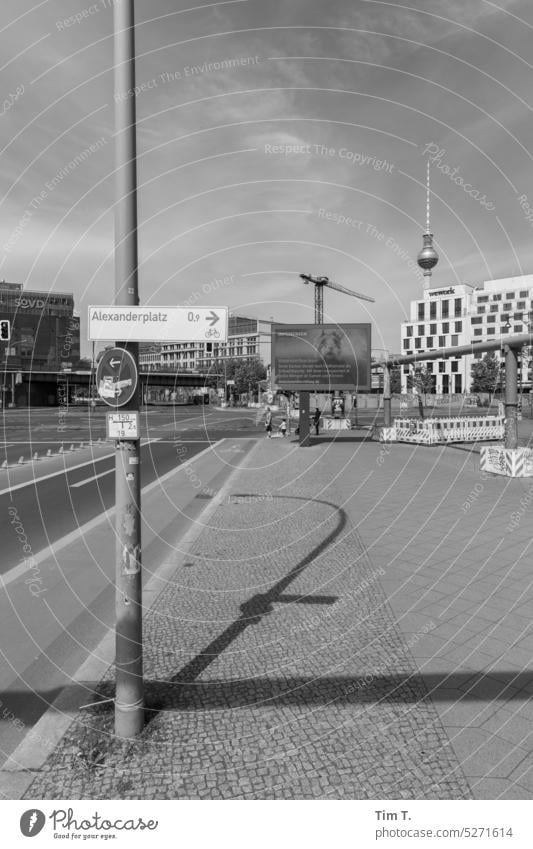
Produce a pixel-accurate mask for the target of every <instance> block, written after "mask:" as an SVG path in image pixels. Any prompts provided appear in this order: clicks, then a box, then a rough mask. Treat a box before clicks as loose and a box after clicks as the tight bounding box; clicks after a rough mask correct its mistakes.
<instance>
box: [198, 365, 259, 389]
mask: <svg viewBox="0 0 533 849" xmlns="http://www.w3.org/2000/svg"><path fill="white" fill-rule="evenodd" d="M209 375H210V376H209V377H208V379H207V380H206V384H207V386H212V387H216V386H217V382H218V385H219V386H224V381H225V380H234V381H235V386H234V387H233V389H234V391H235V394H236V395H241V394H242V393H244V392H248V390H249V389H250V390H251V391H252V392H253V391H254V390H256V389H257V383H258V381H259V380H264V379H265V377H266V368H265V366H264V365H263V363H262V362H261V360H260V359H259V357H255V358H253V359H250V360H240V359H227V360H215V361H214V362H213V364H212V365H211V367H210V369H209ZM217 375H218V377H217Z"/></svg>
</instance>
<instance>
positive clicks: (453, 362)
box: [401, 274, 533, 395]
mask: <svg viewBox="0 0 533 849" xmlns="http://www.w3.org/2000/svg"><path fill="white" fill-rule="evenodd" d="M532 329H533V274H528V275H523V276H520V277H505V278H501V279H498V280H487V281H485V282H484V283H483V284H482V286H480V287H478V288H474V287H471V286H467V285H464V284H460V285H452V286H446V287H440V288H431V289H426V290H425V291H424V293H423V298H421V299H418V300H415V301H411V306H410V315H409V321H404V322H402V325H401V349H402V354H416V353H427V352H429V351H434V352H435V353H437V354H438V351H439V349H442V348H450V347H451V348H453V347H456V346H459V345H470V344H475V343H476V342H484V341H488V340H494V339H497V340H498V339H499V340H501V343H502V349H503V345H504V344H505V338H506V336H509V335H513V334H517V333H530V332H531V330H532ZM483 356H484V353H482V352H480V353H479V354H468V355H466V356H464V357H453V356H451V357H448V358H446V359H444V358H439V357H437V358H436V359H435V360H434V361H427V362H424V363H423V365H424V366H426V368H427V369H428V371H429V372H430V373H432V375H433V387H432V391H434V392H436V393H437V394H442V395H448V394H454V393H457V394H460V393H464V392H469V391H470V387H471V383H472V374H471V370H472V365H473V363H474V362H476V361H477V360H480V359H482V358H483ZM495 356H496V358H497V359H498V360H500V361H501V362H502V363H503V353H502V350H496V351H495ZM530 361H531V350H530V349H529V348H526V349H524V350H523V353H522V358H521V366H520V373H519V381H520V385H521V387H522V389H524V388H527V389H529V388H530V380H529V377H528V374H529V366H530ZM412 370H413V367H412V366H402V392H408V391H409V390H408V376H409V373H410V371H411V372H412ZM497 389H498V387H497V386H495V391H496V390H497Z"/></svg>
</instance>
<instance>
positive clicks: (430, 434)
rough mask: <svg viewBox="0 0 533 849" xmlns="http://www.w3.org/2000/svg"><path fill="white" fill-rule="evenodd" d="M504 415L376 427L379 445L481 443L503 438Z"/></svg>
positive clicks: (398, 422)
mask: <svg viewBox="0 0 533 849" xmlns="http://www.w3.org/2000/svg"><path fill="white" fill-rule="evenodd" d="M504 434H505V416H504V414H503V411H502V410H500V413H499V414H498V415H497V416H488V415H485V416H449V417H443V418H431V419H407V418H397V419H394V424H393V426H392V427H382V428H376V436H377V438H378V439H379V441H380V442H415V443H417V444H419V445H439V444H446V443H447V442H482V441H488V440H496V439H503V437H504Z"/></svg>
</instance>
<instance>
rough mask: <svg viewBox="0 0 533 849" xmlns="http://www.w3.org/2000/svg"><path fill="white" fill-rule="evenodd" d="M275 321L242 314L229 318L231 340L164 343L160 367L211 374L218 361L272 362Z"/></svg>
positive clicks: (266, 364)
mask: <svg viewBox="0 0 533 849" xmlns="http://www.w3.org/2000/svg"><path fill="white" fill-rule="evenodd" d="M271 327H272V322H270V321H263V320H262V319H257V318H248V317H246V316H241V315H230V316H229V319H228V341H227V342H217V341H216V339H214V340H213V341H212V342H167V343H165V344H164V345H161V352H160V363H161V368H163V369H165V370H168V371H176V370H177V371H198V372H202V373H204V374H208V373H209V371H210V370H211V369H212V368H213V367H214V365H215V363H216V362H217V361H219V362H220V361H222V362H223V361H224V360H229V359H232V360H234V359H236V360H239V359H242V360H250V359H260V360H261V362H262V363H263V365H265V366H266V367H267V368H268V367H269V366H270V364H271V348H272V343H271Z"/></svg>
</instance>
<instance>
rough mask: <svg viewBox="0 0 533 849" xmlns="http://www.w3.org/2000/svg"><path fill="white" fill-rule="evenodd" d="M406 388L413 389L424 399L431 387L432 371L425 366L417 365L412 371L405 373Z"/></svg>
mask: <svg viewBox="0 0 533 849" xmlns="http://www.w3.org/2000/svg"><path fill="white" fill-rule="evenodd" d="M407 388H408V389H411V390H413V389H414V390H415V391H416V392H417V393H418V394H419V395H423V396H424V399H425V396H426V394H427V393H428V392H431V390H432V388H433V373H432V372H430V371H428V367H427V366H417V367H416V368H415V370H414V372H410V373H409V374H408V375H407Z"/></svg>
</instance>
